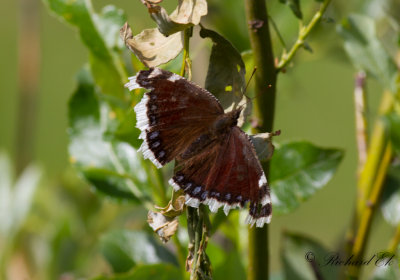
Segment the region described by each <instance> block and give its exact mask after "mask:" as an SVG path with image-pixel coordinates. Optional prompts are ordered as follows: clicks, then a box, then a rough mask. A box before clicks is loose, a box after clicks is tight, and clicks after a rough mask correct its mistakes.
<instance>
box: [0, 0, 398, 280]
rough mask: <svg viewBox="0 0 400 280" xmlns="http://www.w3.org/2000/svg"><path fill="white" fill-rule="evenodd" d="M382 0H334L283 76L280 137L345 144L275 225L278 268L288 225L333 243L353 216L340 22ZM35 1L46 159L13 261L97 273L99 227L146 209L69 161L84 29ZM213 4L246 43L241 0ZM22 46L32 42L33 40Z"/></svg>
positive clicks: (6, 104)
mask: <svg viewBox="0 0 400 280" xmlns="http://www.w3.org/2000/svg"><path fill="white" fill-rule="evenodd" d="M33 1H34V0H33ZM165 2H166V5H167V6H169V7H173V6H174V4H175V2H174V1H165ZM267 2H268V4H269V5H270V6H269V8H270V10H269V13H270V14H271V15H272V17H273V18H274V20H275V22H276V24H277V25H278V27H279V29H280V30H281V32H282V34H283V36H284V38H285V39H286V41H287V44H288V45H290V44H291V43H292V42H293V40H294V38H295V36H296V28H297V24H296V19H295V18H294V17H293V15H292V14H291V12H290V10H289V9H288V8H287V7H286V6H284V5H282V4H280V3H279V2H278V1H267ZM301 2H302V4H303V2H304V7H303V10H304V13H305V18H309V17H307V16H310V15H312V13H313V12H314V11H315V5H311V4H309V3H306V2H309V1H301ZM310 2H311V1H310ZM377 2H380V1H362V0H358V1H345V0H340V1H339V0H338V1H333V2H332V3H331V6H330V7H329V8H328V12H327V15H328V16H329V17H330V18H332V19H333V20H334V22H328V21H323V22H322V23H321V25H320V26H319V27H318V28H317V30H315V32H313V33H312V34H311V36H310V39H309V40H308V42H309V44H310V45H311V47H312V49H313V53H310V52H307V51H304V50H300V51H299V52H298V54H297V56H296V59H295V61H294V64H293V67H288V69H287V73H286V74H283V75H280V77H279V81H278V95H277V96H278V99H277V106H276V108H277V109H276V125H275V128H276V129H281V131H282V134H281V136H279V137H277V138H275V140H276V142H277V143H281V142H284V141H287V140H296V139H305V140H309V141H311V142H312V143H314V144H316V145H318V146H321V147H335V148H341V149H343V150H344V151H345V158H344V160H343V162H342V163H341V165H340V167H339V170H338V172H337V174H336V175H335V176H334V178H333V180H332V181H331V182H330V183H329V184H328V186H326V187H325V188H323V189H322V190H321V191H319V192H318V193H317V194H316V195H315V196H313V197H312V198H311V199H310V200H309V201H307V202H306V203H304V204H302V205H301V207H300V208H299V209H298V210H297V211H295V212H294V213H292V214H289V215H285V216H279V217H274V218H273V222H272V224H271V227H270V228H271V235H270V243H271V246H272V250H271V260H272V271H278V270H279V267H280V261H279V251H278V250H279V247H280V236H281V233H282V231H283V230H290V231H299V232H303V233H305V234H307V235H309V236H312V237H314V238H316V239H318V240H320V241H321V242H322V243H323V244H325V245H326V246H327V247H331V248H333V247H334V246H335V245H336V242H337V241H338V240H339V239H340V238H341V237H342V235H343V234H344V230H345V229H346V227H347V226H348V224H349V222H350V219H351V214H352V213H353V202H354V200H355V185H356V165H357V155H356V145H355V125H354V105H353V84H354V75H355V69H354V68H353V66H352V65H351V64H350V62H349V61H348V59H347V57H346V55H345V53H344V51H343V49H342V41H341V39H340V37H339V36H338V35H337V33H336V30H335V28H336V24H337V23H338V22H340V21H341V20H342V19H343V18H345V17H346V16H347V15H348V14H349V13H353V12H362V13H369V12H371V11H374V10H373V9H371V6H372V5H376V4H374V3H377ZM384 2H387V1H382V3H384ZM93 4H94V6H95V8H96V10H100V9H101V7H103V6H104V5H107V4H112V5H115V6H117V7H119V8H122V9H123V10H125V12H126V13H127V15H128V21H129V23H130V25H131V26H132V28H133V32H134V33H138V32H139V31H140V30H142V29H144V28H148V27H155V24H154V23H153V22H152V21H151V19H150V18H149V16H148V14H147V11H146V9H145V7H143V5H142V4H141V3H140V1H133V0H130V1H126V0H118V1H106V0H96V1H93ZM37 5H39V7H40V33H39V34H38V36H39V37H40V67H39V69H37V71H38V73H39V90H38V94H37V96H36V97H35V98H36V100H37V114H36V116H35V118H36V119H35V122H34V127H33V129H34V139H33V145H32V146H33V161H34V162H36V163H38V164H39V165H40V166H41V168H42V170H43V172H44V175H43V177H42V180H41V184H40V186H39V189H38V190H37V192H36V195H35V198H34V203H33V207H32V209H31V211H30V212H29V214H28V216H27V220H26V222H25V223H24V226H23V230H22V233H19V234H18V236H17V237H16V238H15V240H14V242H15V244H14V245H13V247H14V248H15V249H16V250H15V251H16V252H17V253H16V254H14V257H13V264H17V265H18V264H19V260H20V259H19V258H18V256H19V257H20V258H21V260H24V259H25V260H26V259H28V260H29V259H34V261H33V262H34V264H29V265H27V266H28V267H30V268H31V269H32V270H34V271H35V269H38V268H39V269H40V268H41V267H45V265H44V263H45V262H46V261H49V259H50V262H51V263H53V265H52V266H51V267H52V268H51V269H53V270H54V271H53V272H52V273H53V275H58V276H59V275H62V274H63V273H72V272H73V271H74V273H73V274H75V275H79V276H95V275H98V274H101V272H106V271H109V268H108V267H107V265H106V263H105V261H104V260H103V259H102V257H101V254H100V251H99V248H98V247H97V246H96V243H97V241H98V238H99V237H100V236H101V234H103V233H104V232H106V231H108V230H109V229H111V228H113V227H119V228H121V227H124V226H127V227H135V225H134V224H135V223H136V221H137V220H144V219H145V216H146V212H145V211H144V210H141V209H139V208H134V207H132V206H129V205H120V204H117V203H115V202H113V201H109V200H108V199H106V198H104V197H102V196H98V195H95V194H93V193H92V192H91V191H90V188H89V186H88V185H86V184H85V183H84V182H83V181H82V180H80V179H79V178H77V176H76V175H75V172H74V170H72V168H71V167H70V165H69V161H68V156H67V144H68V138H67V102H68V99H69V97H70V96H71V94H72V92H73V90H74V88H75V86H76V82H75V75H76V73H77V72H78V70H79V69H80V68H81V67H82V65H84V64H85V63H86V61H87V60H88V54H87V51H86V49H85V47H84V46H83V45H82V43H81V42H80V39H79V37H78V34H77V33H76V30H74V29H73V28H71V27H70V26H67V25H65V24H63V23H62V22H60V21H59V20H58V19H57V18H55V17H53V16H52V15H50V14H49V11H48V10H47V9H46V7H44V5H43V4H42V3H41V2H38V3H37ZM209 6H210V10H209V15H208V16H207V17H206V18H205V21H204V22H205V25H206V26H207V27H210V28H213V29H216V30H218V31H219V32H220V33H222V34H223V35H224V36H226V37H227V38H228V39H230V40H231V41H232V42H233V44H234V45H235V46H236V47H237V48H238V49H239V50H240V51H244V50H246V49H248V46H249V43H248V42H247V37H246V32H247V31H246V22H245V16H244V8H243V3H242V1H228V0H226V1H217V0H213V1H209ZM19 11H20V7H19V3H18V1H6V2H3V4H2V9H1V12H0V13H1V16H0V34H1V38H2V40H1V42H2V44H1V45H0V61H1V67H0V150H2V151H4V152H6V153H7V154H8V155H9V156H10V157H11V158H12V159H13V158H14V157H15V155H16V151H17V150H18V149H19V147H17V141H16V137H17V136H16V135H17V129H18V127H17V118H18V108H19V107H18V104H19V99H18V98H19V97H18V89H19V80H18V64H17V61H18V57H17V56H18V48H19V46H18V32H19V20H20V18H19ZM275 45H277V46H279V42H278V41H275ZM22 47H23V48H29V45H24V46H22ZM203 48H205V45H200V46H196V45H192V49H195V50H200V49H203ZM277 49H278V47H277ZM277 55H279V54H277ZM204 57H207V51H199V53H198V56H197V57H194V63H193V66H194V74H195V76H194V80H195V81H197V82H198V83H200V84H201V83H203V82H204V77H205V73H206V71H207V65H206V64H204V62H203V61H204V59H202V58H204ZM381 92H382V88H381V87H380V86H379V84H378V83H377V82H376V81H374V80H373V79H368V98H369V109H370V110H369V114H370V116H369V119H370V120H373V118H374V116H375V114H376V111H377V106H378V104H377V103H378V101H379V99H380V95H381ZM132 125H134V124H132ZM116 217H117V218H116ZM375 221H376V223H377V225H376V226H373V233H372V235H373V236H374V239H373V240H371V245H370V246H369V248H368V251H369V252H375V251H379V250H380V249H381V248H384V247H386V245H387V240H388V239H389V236H391V235H392V229H391V227H389V226H388V225H387V224H386V223H384V222H383V221H382V219H376V220H375ZM381 221H382V222H381ZM78 241H79V242H78ZM25 244H29V246H30V247H29V248H27V247H26V246H25ZM32 244H33V245H32ZM18 252H20V255H18V254H19V253H18ZM49 252H52V253H49ZM24 254H28V256H24ZM367 255H368V254H367ZM23 262H24V261H22V263H23ZM23 266H24V265H22V266H21V267H23ZM36 275H40V273H38V272H36ZM65 277H66V276H65ZM37 279H40V278H37ZM65 279H68V278H65Z"/></svg>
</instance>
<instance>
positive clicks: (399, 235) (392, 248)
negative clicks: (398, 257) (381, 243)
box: [388, 224, 400, 254]
mask: <svg viewBox="0 0 400 280" xmlns="http://www.w3.org/2000/svg"><path fill="white" fill-rule="evenodd" d="M399 243H400V224H399V225H398V226H397V228H396V232H395V234H394V236H393V238H392V239H391V240H390V242H389V246H388V251H389V252H390V253H393V254H395V253H396V251H397V246H399Z"/></svg>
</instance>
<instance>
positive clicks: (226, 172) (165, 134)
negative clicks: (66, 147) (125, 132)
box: [126, 68, 272, 227]
mask: <svg viewBox="0 0 400 280" xmlns="http://www.w3.org/2000/svg"><path fill="white" fill-rule="evenodd" d="M126 86H127V87H128V88H129V89H130V90H132V89H135V88H139V87H143V88H146V89H149V90H150V91H149V92H147V93H145V95H144V97H143V99H142V100H141V101H140V103H138V105H136V107H135V111H136V114H137V125H136V126H137V127H138V128H139V129H140V130H141V131H142V133H141V135H140V138H141V139H143V140H144V141H143V144H142V146H141V148H140V151H142V152H143V155H144V157H145V158H149V159H150V160H151V161H152V162H153V163H154V164H155V165H156V166H157V167H159V168H160V167H162V166H163V165H165V164H166V163H168V162H169V161H172V160H174V159H175V160H176V171H175V174H174V176H173V177H172V178H171V180H170V181H169V182H170V184H171V185H172V186H173V187H174V189H175V190H179V189H182V190H183V191H184V192H185V194H186V204H187V205H189V206H192V207H198V205H199V204H200V203H204V204H207V205H209V207H210V210H211V211H213V212H216V211H217V210H218V208H220V207H223V209H224V211H225V213H226V214H227V213H228V212H229V210H230V209H231V208H236V207H243V206H244V205H245V204H246V203H247V202H250V211H249V216H248V218H247V222H248V223H250V224H254V223H255V224H256V225H257V226H259V227H261V226H263V225H264V223H268V222H269V221H270V219H271V211H272V208H271V201H270V194H269V187H268V184H267V181H266V178H265V175H264V172H263V170H262V168H261V165H260V163H259V161H258V159H257V155H256V153H255V150H254V147H253V145H252V143H251V140H250V138H249V137H248V135H247V134H246V133H244V132H243V131H242V130H241V129H240V128H239V127H238V126H237V120H238V118H239V115H240V112H241V108H238V109H236V110H232V111H230V112H227V113H225V112H224V110H223V108H222V106H221V105H220V103H219V101H218V100H217V99H216V98H215V97H214V96H213V95H212V94H211V93H209V92H208V91H206V90H205V89H203V88H201V87H199V86H197V85H195V84H194V83H191V82H189V81H187V80H186V79H184V78H183V77H180V76H178V75H176V74H174V73H171V72H168V71H165V70H161V69H158V68H151V69H149V70H144V71H140V72H139V73H138V75H137V76H135V77H132V78H130V82H129V83H128V84H127V85H126Z"/></svg>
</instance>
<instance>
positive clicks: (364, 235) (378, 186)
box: [349, 143, 393, 279]
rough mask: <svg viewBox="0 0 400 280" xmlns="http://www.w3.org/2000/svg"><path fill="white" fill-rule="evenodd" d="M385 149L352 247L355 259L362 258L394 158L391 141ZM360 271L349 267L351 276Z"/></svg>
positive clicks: (357, 267) (356, 267)
mask: <svg viewBox="0 0 400 280" xmlns="http://www.w3.org/2000/svg"><path fill="white" fill-rule="evenodd" d="M384 150H385V151H384V155H383V158H382V160H381V162H380V165H379V168H378V172H377V175H376V180H375V181H374V184H373V187H372V190H371V194H370V196H369V199H368V201H367V205H366V207H365V208H364V211H363V212H362V214H361V219H360V225H359V228H358V231H357V235H356V238H355V240H354V246H353V249H352V255H353V256H354V260H362V257H363V254H364V251H365V245H366V244H367V240H368V235H369V232H370V227H371V222H372V217H373V213H374V210H375V208H376V205H377V203H378V199H379V197H380V194H381V193H382V190H383V186H384V182H385V178H386V174H387V171H388V169H389V166H390V162H391V159H392V155H393V152H392V146H391V144H390V143H388V144H387V145H386V147H385V149H384ZM359 271H360V267H359V266H351V267H350V269H349V274H350V277H352V278H355V279H357V278H358V276H359Z"/></svg>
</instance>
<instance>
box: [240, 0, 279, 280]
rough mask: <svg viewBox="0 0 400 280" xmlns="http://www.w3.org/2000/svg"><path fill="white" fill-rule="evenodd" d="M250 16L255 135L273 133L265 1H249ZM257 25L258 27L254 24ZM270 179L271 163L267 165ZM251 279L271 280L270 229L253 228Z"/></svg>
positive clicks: (271, 60)
mask: <svg viewBox="0 0 400 280" xmlns="http://www.w3.org/2000/svg"><path fill="white" fill-rule="evenodd" d="M245 3H246V17H247V22H248V23H249V36H250V43H251V48H252V51H253V59H254V66H255V67H257V71H256V73H255V75H254V77H255V96H257V98H256V99H255V104H254V115H255V118H256V121H257V123H258V125H257V128H255V129H254V130H255V132H265V131H272V130H273V121H274V114H275V96H276V78H277V77H276V76H277V71H276V69H275V66H274V55H273V51H272V43H271V35H270V31H269V24H268V22H269V21H268V13H267V6H266V3H265V0H245ZM253 23H254V24H253ZM263 168H264V172H265V174H266V176H267V177H268V173H269V172H268V171H269V163H268V162H267V163H264V164H263ZM247 277H248V278H247V279H248V280H258V279H268V277H269V244H268V226H264V227H263V228H249V266H248V274H247Z"/></svg>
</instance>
